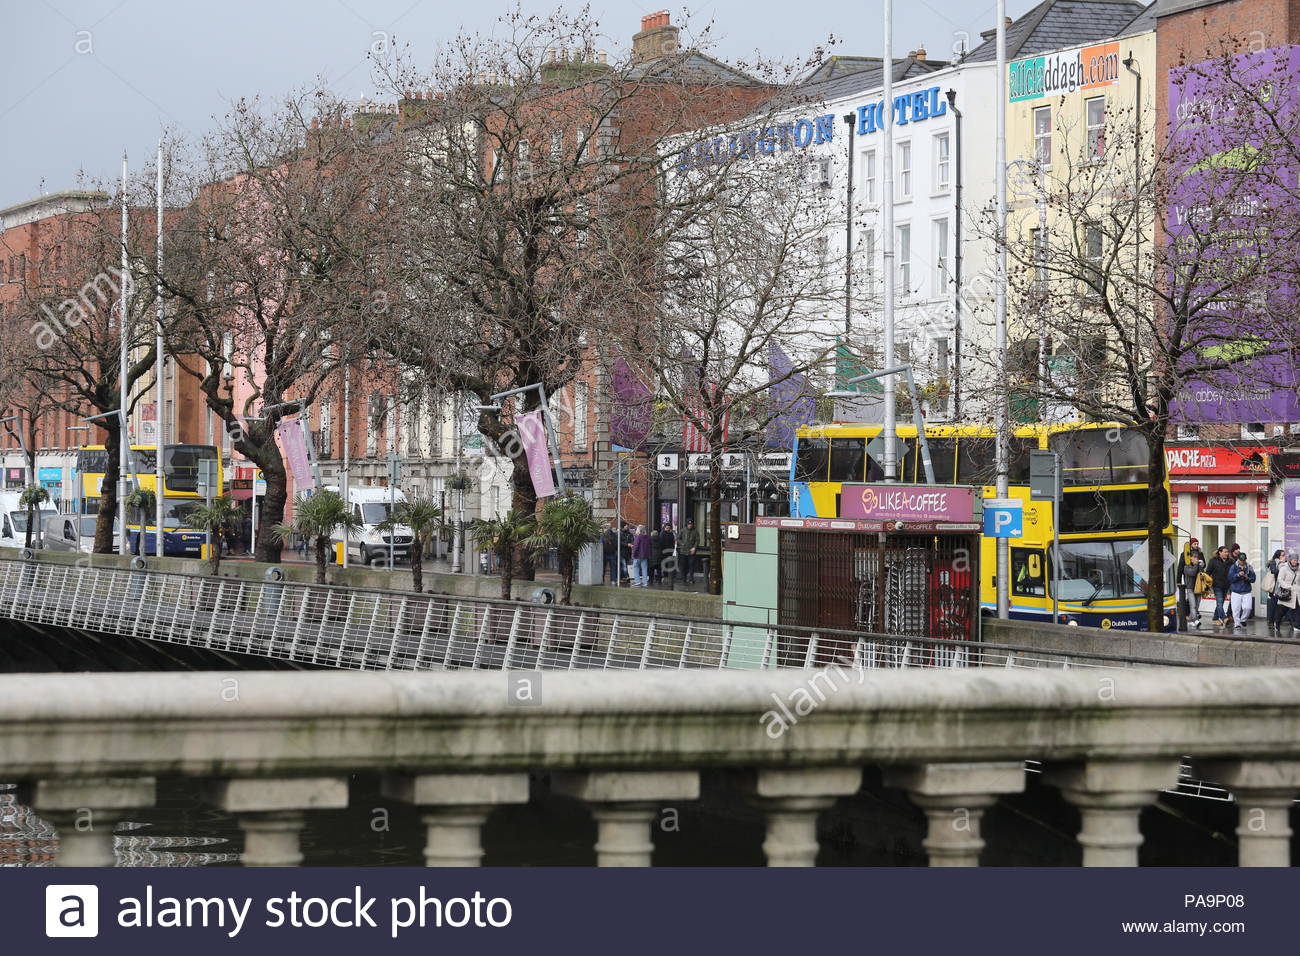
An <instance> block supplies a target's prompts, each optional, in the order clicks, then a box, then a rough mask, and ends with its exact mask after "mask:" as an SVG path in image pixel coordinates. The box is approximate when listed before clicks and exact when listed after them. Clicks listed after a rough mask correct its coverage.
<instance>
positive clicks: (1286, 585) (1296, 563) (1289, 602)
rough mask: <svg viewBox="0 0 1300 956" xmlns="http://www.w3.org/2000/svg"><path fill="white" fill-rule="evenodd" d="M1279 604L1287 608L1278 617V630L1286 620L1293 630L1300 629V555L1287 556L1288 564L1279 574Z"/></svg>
mask: <svg viewBox="0 0 1300 956" xmlns="http://www.w3.org/2000/svg"><path fill="white" fill-rule="evenodd" d="M1276 590H1277V603H1278V606H1279V607H1281V608H1285V609H1286V610H1285V611H1283V612H1282V613H1281V614H1279V615H1278V630H1281V629H1282V619H1283V618H1286V620H1287V623H1288V624H1290V625H1291V629H1292V630H1293V631H1294V630H1297V629H1300V606H1298V605H1300V600H1297V599H1300V554H1289V555H1287V559H1286V563H1285V564H1283V565H1282V567H1281V568H1280V569H1279V570H1278V572H1277V588H1276Z"/></svg>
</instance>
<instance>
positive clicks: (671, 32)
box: [632, 10, 679, 60]
mask: <svg viewBox="0 0 1300 956" xmlns="http://www.w3.org/2000/svg"><path fill="white" fill-rule="evenodd" d="M678 32H679V31H678V28H677V27H675V26H673V25H672V22H671V18H670V17H669V15H668V11H667V10H660V11H659V12H658V13H651V14H649V15H647V16H644V17H642V18H641V32H640V33H637V34H635V35H633V37H632V59H633V60H655V59H658V58H659V57H662V56H671V55H672V54H674V53H676V52H677V49H678V47H677V34H678Z"/></svg>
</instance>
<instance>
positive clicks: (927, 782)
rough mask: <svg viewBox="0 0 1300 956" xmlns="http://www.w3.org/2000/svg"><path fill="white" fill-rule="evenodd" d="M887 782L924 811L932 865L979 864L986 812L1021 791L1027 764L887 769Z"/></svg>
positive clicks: (924, 765)
mask: <svg viewBox="0 0 1300 956" xmlns="http://www.w3.org/2000/svg"><path fill="white" fill-rule="evenodd" d="M885 784H886V785H887V786H890V787H898V788H899V789H901V790H906V791H907V792H908V796H910V797H911V799H912V802H913V803H915V804H916V805H917V806H918V807H920V808H921V809H922V810H924V811H925V815H926V819H927V821H928V827H927V833H926V837H925V842H924V846H925V851H926V853H928V854H929V856H930V865H931V866H979V862H980V851H981V850H983V849H984V839H983V837H981V836H980V821H981V820H982V819H983V817H984V810H985V809H986V808H988V807H991V806H992V805H993V804H994V803H996V802H997V799H998V796H999V795H1001V794H1004V793H1019V792H1020V791H1022V790H1024V789H1025V765H1024V764H1023V763H1021V762H1019V761H1015V762H1005V763H927V764H914V765H910V766H902V767H886V768H885Z"/></svg>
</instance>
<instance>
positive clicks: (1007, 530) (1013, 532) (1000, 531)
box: [984, 498, 1025, 538]
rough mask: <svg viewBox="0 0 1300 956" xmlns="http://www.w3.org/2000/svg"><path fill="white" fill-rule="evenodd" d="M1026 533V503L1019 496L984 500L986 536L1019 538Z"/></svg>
mask: <svg viewBox="0 0 1300 956" xmlns="http://www.w3.org/2000/svg"><path fill="white" fill-rule="evenodd" d="M1024 533H1025V503H1024V502H1023V501H1021V500H1020V499H1019V498H986V499H985V500H984V537H986V538H1019V537H1021V536H1023V535H1024Z"/></svg>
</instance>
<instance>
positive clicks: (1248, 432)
mask: <svg viewBox="0 0 1300 956" xmlns="http://www.w3.org/2000/svg"><path fill="white" fill-rule="evenodd" d="M1267 434H1268V428H1266V427H1265V425H1264V423H1263V422H1246V423H1245V424H1244V425H1242V426H1241V437H1242V438H1264V437H1265V436H1266V435H1267Z"/></svg>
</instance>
